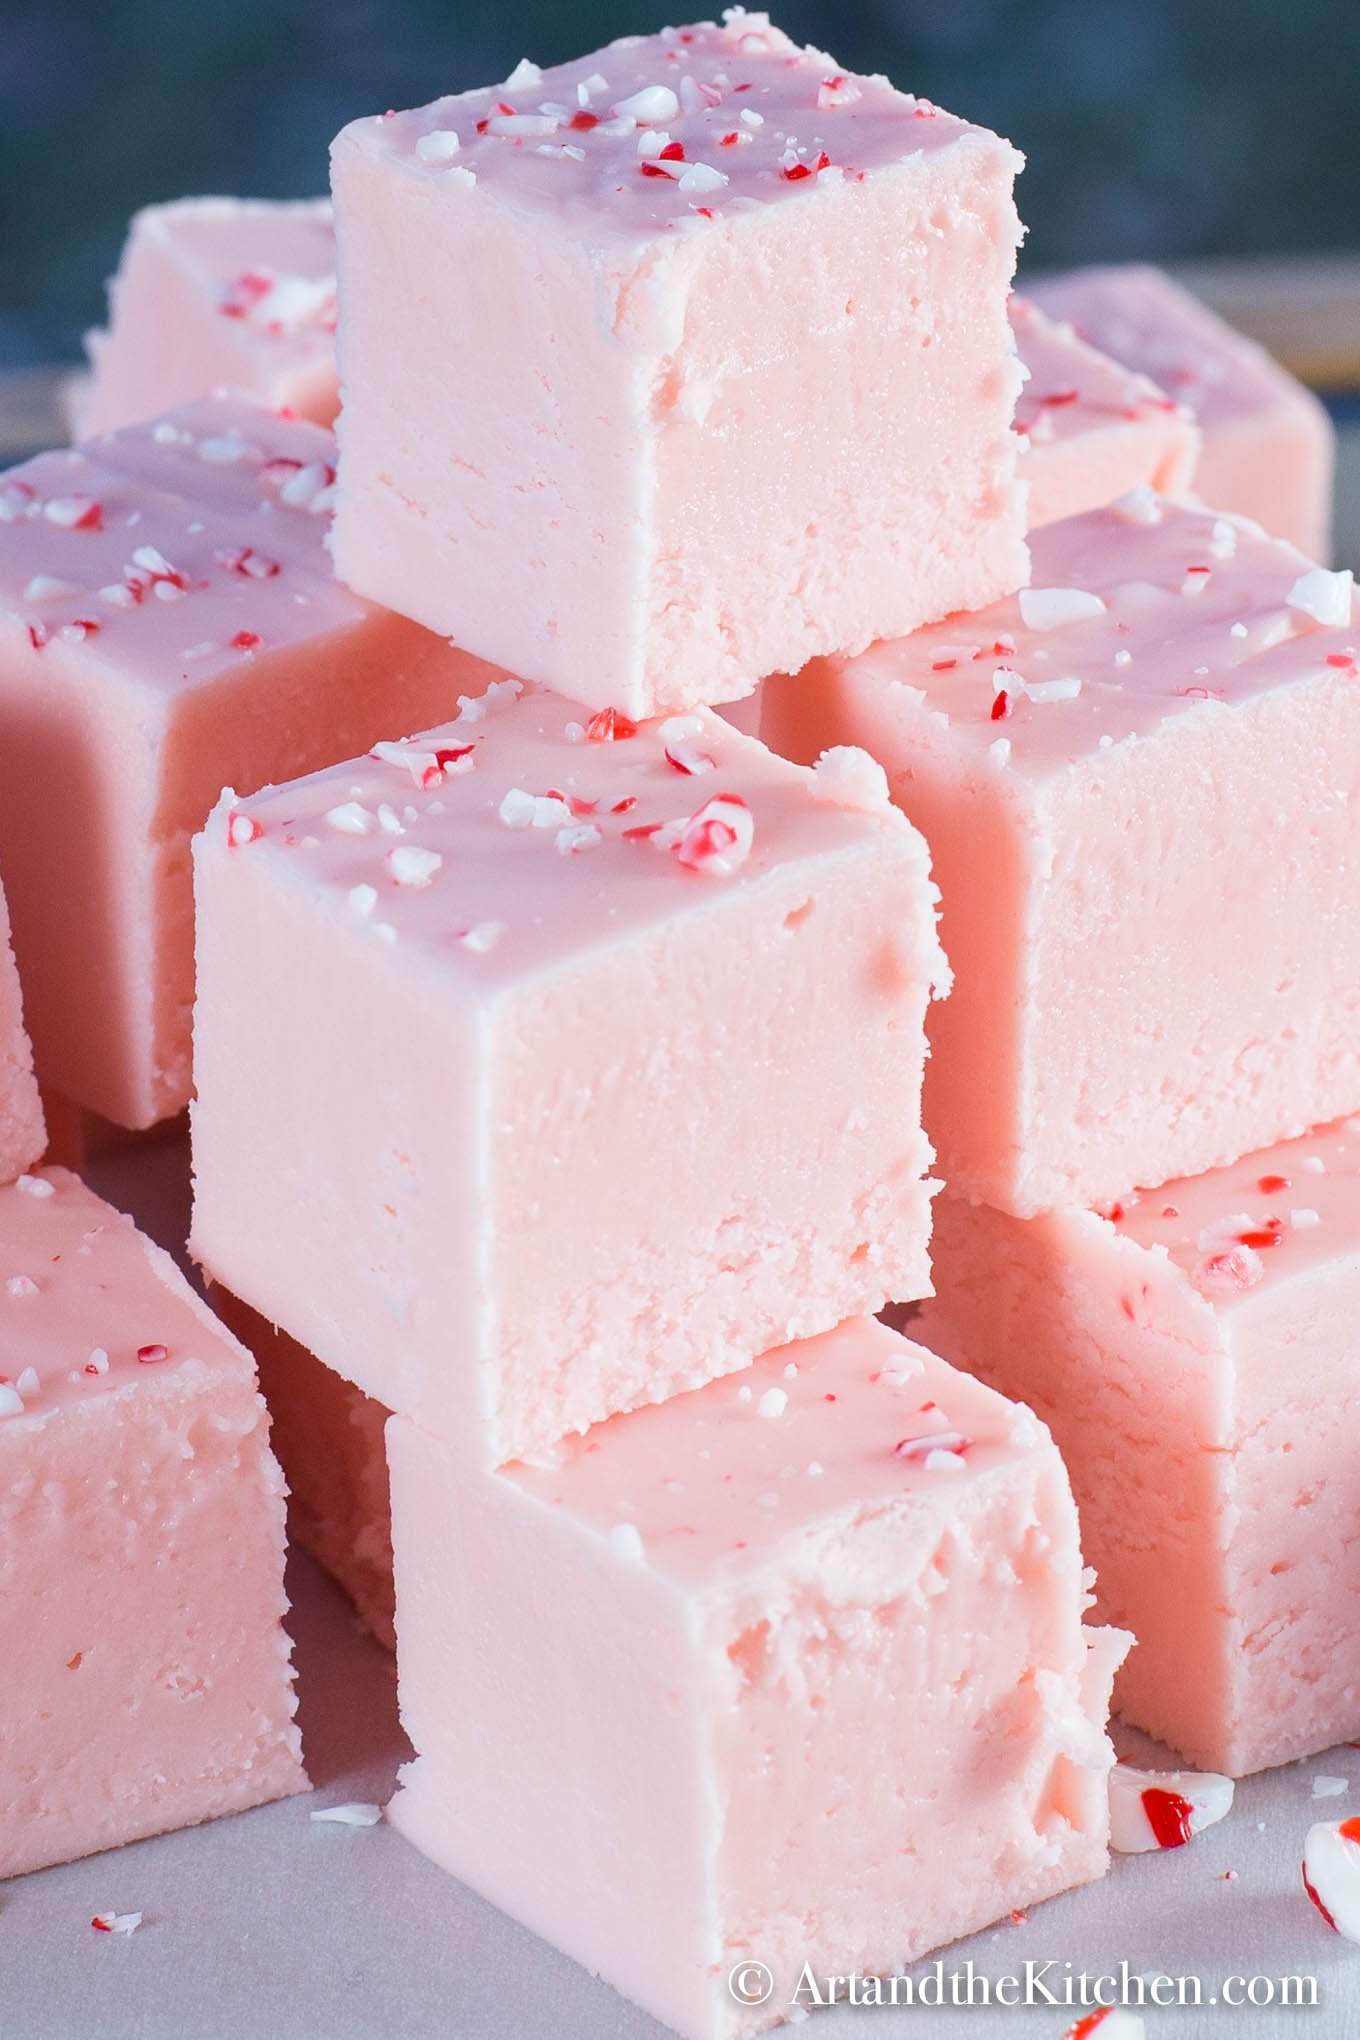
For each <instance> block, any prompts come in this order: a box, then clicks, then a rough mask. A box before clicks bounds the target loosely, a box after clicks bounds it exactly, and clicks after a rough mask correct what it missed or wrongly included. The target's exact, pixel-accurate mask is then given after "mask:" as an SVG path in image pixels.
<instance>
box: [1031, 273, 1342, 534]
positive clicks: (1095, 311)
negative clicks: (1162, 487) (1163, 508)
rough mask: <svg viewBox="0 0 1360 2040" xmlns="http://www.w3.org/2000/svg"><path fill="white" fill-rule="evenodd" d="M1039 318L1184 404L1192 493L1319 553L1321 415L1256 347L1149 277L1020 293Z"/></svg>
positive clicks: (1326, 424) (1327, 493)
mask: <svg viewBox="0 0 1360 2040" xmlns="http://www.w3.org/2000/svg"><path fill="white" fill-rule="evenodd" d="M1026 288H1027V290H1028V291H1029V294H1030V296H1031V297H1032V298H1033V299H1034V301H1035V303H1036V304H1038V305H1039V306H1041V307H1042V309H1043V310H1044V311H1046V312H1047V313H1048V314H1049V316H1050V317H1051V318H1055V319H1067V320H1070V321H1071V322H1072V324H1073V325H1074V326H1075V327H1076V329H1077V331H1078V332H1079V333H1081V334H1082V335H1083V336H1084V337H1085V338H1086V339H1088V340H1089V341H1091V343H1092V344H1093V345H1094V346H1096V347H1099V348H1100V349H1102V351H1103V352H1104V353H1106V354H1110V355H1113V356H1114V359H1115V360H1116V361H1121V362H1123V363H1124V365H1125V366H1126V367H1128V368H1135V369H1139V370H1141V371H1142V373H1143V374H1144V375H1148V376H1151V378H1152V380H1153V381H1154V382H1155V383H1158V384H1159V385H1160V386H1161V388H1162V389H1164V390H1165V391H1166V392H1167V394H1168V395H1169V396H1173V397H1176V398H1179V400H1180V401H1181V402H1182V403H1183V404H1188V405H1189V407H1190V409H1191V410H1192V411H1193V412H1194V414H1195V416H1196V418H1197V419H1198V420H1199V424H1200V429H1201V431H1202V432H1203V435H1204V444H1203V449H1202V451H1201V454H1200V461H1199V469H1198V472H1197V474H1196V477H1195V494H1196V495H1197V496H1199V497H1200V498H1201V500H1202V501H1203V502H1205V503H1208V504H1211V505H1212V506H1213V508H1214V509H1216V510H1235V511H1237V512H1239V513H1240V515H1242V516H1244V517H1251V518H1254V519H1255V521H1256V522H1257V523H1258V524H1260V525H1263V526H1264V528H1265V529H1266V530H1267V531H1273V532H1274V533H1276V535H1277V536H1278V537H1280V538H1287V539H1288V540H1289V541H1290V542H1291V543H1292V544H1294V545H1296V546H1298V548H1299V550H1300V551H1301V552H1305V553H1307V555H1308V557H1309V558H1310V559H1314V560H1326V559H1327V558H1328V557H1329V556H1330V552H1331V526H1332V469H1333V465H1334V462H1335V456H1336V435H1335V434H1334V432H1333V430H1332V426H1331V421H1330V420H1329V418H1328V416H1327V413H1326V411H1325V410H1324V409H1323V407H1322V405H1321V404H1320V403H1319V402H1318V400H1317V398H1316V397H1315V396H1314V395H1313V394H1312V392H1311V391H1310V390H1306V389H1305V388H1304V387H1303V385H1302V383H1299V382H1296V381H1295V380H1294V377H1293V376H1292V375H1289V374H1288V373H1287V372H1286V371H1285V370H1284V369H1283V368H1281V366H1280V364H1279V363H1278V362H1277V361H1274V360H1272V358H1271V357H1270V355H1268V354H1267V353H1266V352H1265V350H1264V349H1263V348H1260V347H1258V346H1256V344H1255V342H1254V341H1251V340H1248V339H1246V338H1245V337H1244V335H1243V334H1241V333H1238V332H1235V331H1234V329H1233V328H1232V327H1231V326H1228V325H1225V324H1224V322H1223V320H1222V319H1220V318H1218V317H1217V316H1216V314H1215V313H1213V312H1211V311H1210V310H1209V308H1208V306H1207V305H1203V304H1201V303H1200V301H1199V299H1198V298H1196V297H1193V296H1192V295H1191V293H1190V292H1189V291H1188V290H1183V289H1182V288H1181V286H1180V285H1179V284H1177V283H1173V282H1172V280H1171V278H1170V277H1169V276H1165V275H1163V273H1162V271H1161V270H1160V269H1150V268H1145V267H1143V266H1141V265H1139V264H1130V265H1128V266H1126V267H1123V268H1105V269H1075V270H1072V271H1070V272H1069V273H1068V274H1067V275H1064V276H1052V277H1046V278H1042V279H1041V280H1040V281H1039V282H1037V283H1033V284H1028V285H1027V286H1026Z"/></svg>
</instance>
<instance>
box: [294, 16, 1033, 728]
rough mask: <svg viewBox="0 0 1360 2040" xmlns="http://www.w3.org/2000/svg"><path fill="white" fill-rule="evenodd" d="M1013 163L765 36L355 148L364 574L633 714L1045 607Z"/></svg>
mask: <svg viewBox="0 0 1360 2040" xmlns="http://www.w3.org/2000/svg"><path fill="white" fill-rule="evenodd" d="M1020 162H1021V159H1020V157H1019V156H1018V155H1017V154H1016V152H1015V151H1014V150H1013V149H1012V148H1011V147H1010V145H1009V143H1006V142H1003V141H1001V140H999V139H998V138H997V137H996V136H995V135H992V134H989V133H987V132H986V131H985V130H983V129H980V128H975V127H970V126H968V125H967V124H966V123H964V122H962V121H959V120H955V119H954V118H953V117H952V116H951V115H949V114H947V113H943V112H941V111H939V109H937V108H936V107H934V106H931V105H930V104H929V103H928V102H927V101H925V100H920V99H914V98H911V97H909V96H906V95H904V94H902V93H899V92H896V91H894V90H893V88H892V87H891V86H890V85H889V84H888V82H887V80H886V79H883V78H856V77H851V76H850V75H848V74H846V73H843V72H840V71H838V70H837V68H836V66H835V64H834V63H833V62H832V60H831V58H830V57H826V56H823V55H821V54H820V53H819V52H818V51H815V50H801V49H798V48H796V47H795V45H794V44H792V43H791V42H790V41H789V40H788V38H787V37H786V36H784V35H783V34H781V33H780V31H779V30H778V29H775V28H772V27H771V26H770V25H769V22H768V21H767V19H766V17H765V16H764V15H761V14H745V13H743V12H742V11H741V10H740V9H738V10H736V11H734V12H732V13H730V14H729V15H727V16H726V17H725V20H724V24H723V25H722V26H720V27H715V26H714V25H713V24H712V23H711V22H710V23H700V24H698V25H696V26H694V27H692V28H686V29H668V30H664V31H662V33H661V34H660V35H654V36H645V37H636V36H635V37H630V38H628V39H626V40H625V41H622V42H618V43H614V44H611V45H610V47H609V48H608V49H604V50H599V51H596V52H595V54H594V55H592V56H588V57H583V58H581V59H580V60H579V61H578V62H576V63H571V64H562V65H559V66H557V67H556V68H555V69H553V70H550V71H547V72H544V73H540V72H539V71H538V69H537V68H536V67H535V66H534V65H532V64H522V65H521V66H520V67H519V69H518V70H517V71H516V73H515V74H514V76H513V77H511V78H510V79H508V80H507V81H506V83H505V84H504V85H498V86H492V87H490V88H488V89H486V90H484V91H477V92H468V93H464V94H463V95H461V96H460V97H458V98H452V99H441V100H437V101H436V102H435V103H434V104H433V105H432V106H428V107H424V108H422V109H420V110H419V111H416V112H411V113H400V114H394V115H390V116H389V115H383V116H381V117H377V118H374V119H369V120H361V121H356V122H355V123H354V124H353V125H351V126H350V127H347V128H346V129H345V130H344V131H343V132H342V133H341V135H340V136H339V138H338V139H337V141H336V143H335V146H334V150H333V155H332V183H333V189H334V193H335V211H336V232H337V238H338V243H339V277H340V296H341V305H342V315H341V328H340V334H339V346H340V369H341V380H342V384H343V387H344V409H343V412H342V415H341V418H340V420H339V426H338V430H339V433H340V444H341V450H342V456H343V458H342V462H341V482H340V501H339V505H338V510H337V517H336V525H335V558H336V564H337V567H338V569H339V572H340V573H341V575H342V576H343V578H344V579H345V580H346V581H348V582H349V584H350V585H351V586H352V587H354V588H357V589H359V590H360V591H361V592H362V593H364V594H366V595H371V596H373V597H374V598H375V599H376V600H378V601H381V602H386V603H388V604H390V606H391V607H392V608H394V609H398V610H400V611H401V612H402V613H403V614H405V615H407V616H413V617H416V618H417V619H418V620H419V621H420V622H422V623H425V624H428V625H429V626H430V627H431V628H432V629H435V630H439V631H442V632H446V633H448V634H449V635H450V636H452V637H453V638H454V639H455V640H456V641H457V642H458V643H459V644H463V645H466V646H467V647H468V648H469V649H470V650H472V651H475V652H477V653H479V654H480V655H481V656H482V657H484V658H488V659H492V660H495V661H496V662H497V663H499V664H502V665H505V666H506V667H508V668H509V670H510V671H512V672H515V673H520V674H522V675H523V676H524V677H526V678H528V679H531V680H536V681H543V682H546V683H547V684H548V685H549V686H552V687H555V688H557V689H559V690H560V691H561V692H562V693H564V694H567V695H571V696H573V697H575V698H578V699H581V700H584V701H587V702H588V703H590V705H592V706H601V705H610V706H613V707H616V708H620V709H622V710H624V711H626V712H627V713H628V714H629V715H633V716H644V715H653V714H656V713H658V712H660V711H664V710H670V709H677V708H690V707H693V706H695V705H697V704H701V703H714V702H720V701H725V700H732V699H736V698H738V697H739V696H741V695H742V694H745V693H749V692H750V690H751V689H752V688H753V687H754V686H755V684H756V682H757V681H758V680H760V679H761V678H762V676H763V675H764V674H765V673H767V672H770V671H773V670H774V669H776V668H784V667H787V668H789V669H790V670H792V669H793V668H794V667H796V666H799V665H801V664H802V663H803V661H804V660H805V659H807V658H809V657H810V656H811V655H812V654H813V653H814V652H823V651H836V650H842V649H850V650H859V649H861V648H862V647H863V646H864V645H866V644H868V643H869V642H870V640H871V639H873V638H876V637H882V636H885V635H889V634H891V633H894V632H900V631H904V630H910V629H912V628H914V627H915V625H917V624H918V623H923V622H925V621H927V620H928V619H930V618H932V617H937V616H943V615H945V614H946V613H947V612H948V611H950V610H953V609H966V608H976V607H978V606H979V605H980V604H982V603H984V602H988V601H990V600H991V599H992V598H993V597H994V596H997V595H1000V594H1003V593H1005V592H1006V591H1007V590H1008V589H1011V588H1016V587H1019V586H1020V584H1021V583H1022V582H1023V581H1024V579H1025V578H1026V571H1025V549H1024V541H1023V518H1022V502H1021V498H1020V496H1019V494H1018V493H1017V491H1016V488H1015V461H1016V451H1017V449H1016V443H1015V437H1014V434H1013V433H1012V432H1011V431H1010V420H1011V410H1012V406H1013V404H1014V400H1015V392H1016V389H1017V387H1018V380H1019V371H1018V368H1017V366H1016V362H1015V356H1014V349H1013V346H1012V343H1011V338H1010V332H1009V327H1008V324H1007V319H1006V293H1007V289H1008V286H1009V283H1010V279H1011V274H1012V271H1013V267H1014V257H1015V249H1016V243H1017V237H1018V233H1019V225H1018V221H1017V218H1016V213H1015V207H1014V202H1013V198H1012V184H1013V181H1014V177H1015V173H1016V171H1017V169H1018V168H1019V167H1020Z"/></svg>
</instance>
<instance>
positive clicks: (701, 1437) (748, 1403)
mask: <svg viewBox="0 0 1360 2040" xmlns="http://www.w3.org/2000/svg"><path fill="white" fill-rule="evenodd" d="M1035 1451H1040V1452H1045V1453H1048V1454H1052V1453H1053V1447H1052V1443H1051V1441H1050V1439H1049V1436H1048V1433H1047V1431H1045V1429H1044V1427H1043V1426H1042V1425H1041V1424H1040V1423H1039V1421H1038V1419H1037V1418H1035V1417H1034V1416H1032V1415H1031V1413H1030V1412H1029V1411H1028V1410H1027V1409H1025V1408H1023V1407H1022V1406H1020V1405H1018V1404H1016V1403H1012V1402H1008V1401H1007V1400H1006V1399H1005V1398H1004V1397H1003V1396H1001V1395H998V1394H997V1393H996V1391H995V1390H994V1389H990V1388H987V1387H985V1386H984V1385H983V1383H982V1382H980V1381H977V1380H975V1379H973V1377H972V1376H970V1375H966V1374H961V1373H959V1372H958V1370H957V1369H955V1368H953V1367H950V1366H948V1365H947V1364H946V1363H945V1362H944V1361H943V1360H940V1359H937V1358H936V1356H935V1354H933V1353H929V1352H927V1351H926V1349H925V1348H924V1347H923V1346H917V1345H914V1344H912V1342H911V1341H910V1340H908V1339H904V1338H902V1337H901V1335H900V1334H899V1333H897V1332H893V1331H890V1330H889V1329H888V1327H887V1326H886V1325H883V1324H880V1323H878V1322H877V1320H876V1319H873V1318H850V1319H847V1321H846V1322H845V1323H844V1324H842V1325H839V1326H837V1328H836V1329H835V1330H834V1331H831V1332H825V1333H823V1334H822V1335H821V1336H820V1337H818V1338H814V1339H804V1340H801V1341H799V1342H798V1343H797V1344H796V1345H792V1346H783V1347H779V1348H777V1349H776V1350H775V1351H774V1352H772V1353H766V1354H764V1355H763V1356H762V1357H761V1359H759V1360H757V1361H756V1362H755V1364H754V1365H753V1366H751V1367H749V1368H747V1369H745V1370H744V1371H743V1372H742V1373H740V1374H731V1375H726V1376H724V1377H723V1379H721V1380H719V1381H713V1382H710V1383H709V1384H708V1385H707V1386H706V1387H704V1388H698V1389H693V1390H690V1391H689V1392H687V1393H686V1394H683V1395H678V1396H674V1397H672V1398H671V1400H670V1401H668V1402H664V1403H653V1404H651V1405H650V1406H649V1407H648V1408H646V1409H641V1410H633V1411H631V1412H629V1413H628V1414H627V1415H625V1416H618V1417H611V1418H609V1419H608V1420H607V1421H606V1422H605V1423H602V1424H597V1425H595V1426H594V1428H593V1429H591V1430H589V1431H586V1432H585V1433H583V1434H582V1435H581V1436H579V1437H574V1438H569V1439H567V1440H566V1441H565V1442H564V1443H563V1444H562V1446H561V1447H560V1448H559V1450H558V1454H557V1460H556V1463H555V1464H554V1465H551V1466H532V1467H529V1466H516V1467H512V1468H508V1469H506V1473H505V1477H506V1478H509V1479H513V1480H515V1481H516V1482H517V1483H518V1484H519V1485H520V1486H521V1487H522V1488H523V1489H524V1490H525V1491H526V1492H527V1493H529V1494H532V1495H534V1496H536V1497H537V1498H538V1499H539V1500H540V1501H542V1502H543V1503H545V1504H546V1505H548V1506H549V1507H554V1508H566V1509H569V1510H570V1511H571V1513H572V1514H573V1515H574V1516H576V1517H577V1518H579V1519H580V1520H581V1521H583V1522H585V1523H586V1524H588V1525H590V1526H592V1527H593V1528H594V1529H595V1530H597V1531H598V1532H599V1534H600V1535H601V1536H602V1537H604V1538H607V1539H608V1540H609V1542H610V1544H611V1545H612V1546H613V1548H614V1549H615V1551H616V1552H617V1553H618V1554H619V1555H620V1556H621V1557H631V1558H634V1559H636V1560H637V1561H638V1562H639V1563H643V1562H645V1563H647V1564H648V1565H650V1566H652V1567H654V1568H655V1569H656V1570H657V1571H659V1572H661V1573H663V1574H665V1575H667V1576H668V1577H670V1578H672V1579H674V1580H676V1581H677V1582H679V1583H680V1584H682V1585H684V1586H693V1585H703V1584H705V1583H707V1582H709V1581H711V1580H713V1579H714V1578H724V1579H727V1580H732V1579H736V1578H739V1577H743V1576H749V1575H751V1574H753V1573H758V1572H760V1571H761V1570H762V1569H763V1568H764V1567H765V1566H766V1565H768V1564H769V1563H770V1561H771V1560H773V1559H774V1558H775V1557H776V1556H777V1554H778V1553H779V1551H780V1548H781V1547H783V1548H785V1549H787V1541H788V1539H789V1538H790V1537H791V1536H796V1535H797V1534H798V1533H799V1532H801V1531H804V1530H806V1529H808V1528H810V1527H811V1526H813V1525H814V1524H822V1523H826V1522H827V1521H828V1519H832V1520H834V1519H835V1518H836V1517H838V1516H839V1517H843V1518H846V1519H848V1520H853V1519H862V1518H864V1517H865V1516H868V1515H872V1514H873V1513H874V1511H875V1510H876V1509H878V1508H880V1507H883V1506H885V1505H888V1504H892V1503H896V1502H899V1501H900V1500H902V1499H903V1498H904V1497H909V1498H910V1499H911V1500H912V1501H914V1502H916V1503H918V1504H919V1505H920V1506H921V1507H923V1508H927V1509H940V1510H947V1511H950V1512H953V1511H954V1510H955V1509H956V1508H957V1505H958V1497H959V1493H960V1490H961V1489H963V1488H965V1487H968V1486H973V1485H975V1484H976V1483H977V1482H979V1481H985V1480H987V1479H988V1478H989V1476H994V1475H995V1473H996V1470H997V1468H998V1467H1001V1466H1005V1465H1013V1464H1014V1463H1015V1461H1016V1460H1017V1458H1019V1457H1021V1456H1023V1455H1024V1454H1026V1453H1032V1452H1035ZM830 1577H831V1575H828V1578H829V1579H830Z"/></svg>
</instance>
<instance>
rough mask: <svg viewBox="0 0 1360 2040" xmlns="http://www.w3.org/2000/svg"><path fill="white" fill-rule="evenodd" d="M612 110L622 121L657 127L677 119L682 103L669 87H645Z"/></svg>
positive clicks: (621, 101) (631, 94) (619, 101)
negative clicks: (664, 122) (661, 123)
mask: <svg viewBox="0 0 1360 2040" xmlns="http://www.w3.org/2000/svg"><path fill="white" fill-rule="evenodd" d="M612 110H613V112H614V113H615V114H616V115H617V116H618V117H619V118H620V119H624V120H635V121H637V122H638V123H639V124H640V125H641V126H644V127H655V126H657V124H658V123H659V122H661V121H666V120H674V119H675V117H676V115H677V114H678V113H679V111H680V101H679V100H678V99H677V98H676V96H675V94H674V93H673V92H672V91H671V88H670V86H669V85H645V86H644V87H643V88H642V90H641V91H640V92H633V93H630V94H629V96H628V98H627V99H620V100H618V101H617V102H616V104H615V105H614V107H613V109H612Z"/></svg>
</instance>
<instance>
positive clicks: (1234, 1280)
mask: <svg viewBox="0 0 1360 2040" xmlns="http://www.w3.org/2000/svg"><path fill="white" fill-rule="evenodd" d="M1265 1272H1266V1269H1265V1262H1264V1261H1263V1260H1262V1259H1261V1256H1260V1255H1259V1254H1258V1253H1257V1252H1256V1250H1255V1248H1254V1247H1252V1246H1246V1245H1243V1246H1235V1247H1229V1248H1227V1249H1226V1250H1225V1251H1223V1252H1221V1253H1216V1254H1208V1255H1206V1256H1205V1258H1204V1259H1203V1260H1202V1261H1199V1262H1197V1263H1196V1264H1195V1267H1194V1268H1193V1270H1192V1271H1191V1275H1190V1280H1191V1281H1192V1282H1193V1283H1194V1285H1195V1287H1196V1289H1197V1290H1198V1291H1199V1293H1200V1295H1201V1296H1207V1297H1209V1298H1210V1299H1211V1300H1212V1299H1213V1298H1214V1297H1218V1296H1233V1295H1236V1294H1238V1293H1239V1292H1240V1291H1242V1290H1244V1289H1254V1288H1255V1287H1256V1284H1257V1283H1258V1282H1259V1281H1260V1280H1261V1278H1262V1276H1263V1275H1264V1274H1265Z"/></svg>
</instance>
